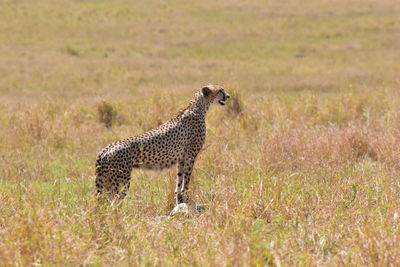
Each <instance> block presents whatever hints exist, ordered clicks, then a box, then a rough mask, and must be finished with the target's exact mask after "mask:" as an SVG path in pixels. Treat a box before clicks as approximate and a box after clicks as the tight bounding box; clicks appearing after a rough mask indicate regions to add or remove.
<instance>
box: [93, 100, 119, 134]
mask: <svg viewBox="0 0 400 267" xmlns="http://www.w3.org/2000/svg"><path fill="white" fill-rule="evenodd" d="M97 111H98V114H99V122H100V123H103V124H104V125H105V126H106V127H107V128H110V127H111V126H113V124H114V123H115V119H116V117H117V111H116V110H115V108H114V107H113V106H112V105H110V104H109V103H107V102H105V101H103V102H102V103H101V104H99V105H98V106H97Z"/></svg>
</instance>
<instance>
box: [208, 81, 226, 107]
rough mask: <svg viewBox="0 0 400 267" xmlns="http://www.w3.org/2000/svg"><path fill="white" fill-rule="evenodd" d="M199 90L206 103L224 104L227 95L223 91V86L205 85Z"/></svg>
mask: <svg viewBox="0 0 400 267" xmlns="http://www.w3.org/2000/svg"><path fill="white" fill-rule="evenodd" d="M201 92H202V94H203V96H204V98H205V99H206V100H207V102H208V103H212V104H219V105H221V106H224V105H225V102H226V101H227V100H228V98H229V95H228V94H227V93H225V91H224V88H223V87H222V86H219V85H212V84H210V85H207V86H204V87H203V88H201Z"/></svg>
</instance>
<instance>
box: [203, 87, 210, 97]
mask: <svg viewBox="0 0 400 267" xmlns="http://www.w3.org/2000/svg"><path fill="white" fill-rule="evenodd" d="M201 92H202V93H203V95H204V96H209V95H211V89H210V88H209V87H208V86H204V87H203V88H201Z"/></svg>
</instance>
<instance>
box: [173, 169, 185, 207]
mask: <svg viewBox="0 0 400 267" xmlns="http://www.w3.org/2000/svg"><path fill="white" fill-rule="evenodd" d="M184 166H185V163H184V161H179V162H178V172H177V174H176V187H175V197H176V204H177V205H178V204H179V203H183V199H182V183H183V171H184V170H185V168H184Z"/></svg>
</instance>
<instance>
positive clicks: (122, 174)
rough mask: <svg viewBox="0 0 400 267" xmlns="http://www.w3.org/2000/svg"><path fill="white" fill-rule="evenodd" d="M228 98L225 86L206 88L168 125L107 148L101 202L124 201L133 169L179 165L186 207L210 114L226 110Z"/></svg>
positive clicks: (102, 156) (100, 168)
mask: <svg viewBox="0 0 400 267" xmlns="http://www.w3.org/2000/svg"><path fill="white" fill-rule="evenodd" d="M228 98H229V95H228V94H227V93H225V91H224V88H222V87H221V86H218V85H207V86H204V87H202V88H201V90H199V91H198V92H197V93H196V94H195V95H194V97H193V99H192V100H191V101H190V103H189V105H188V106H187V107H186V108H184V109H183V110H181V111H180V112H179V113H178V114H177V115H176V116H174V117H173V118H172V119H170V120H168V121H167V122H165V123H164V124H162V125H160V126H159V127H157V128H155V129H153V130H150V131H149V132H146V133H144V134H141V135H139V136H135V137H130V138H127V139H123V140H119V141H116V142H114V143H112V144H109V145H108V146H106V147H105V148H103V149H102V150H101V151H100V153H99V155H98V158H97V161H96V188H97V198H98V199H99V200H104V199H108V200H110V201H111V202H114V201H122V200H123V199H124V198H125V196H126V195H127V193H128V191H129V186H130V179H131V172H132V170H133V169H138V168H140V169H164V168H169V167H171V166H173V165H175V164H177V176H176V188H175V199H176V204H177V205H179V204H182V203H185V204H186V203H187V202H188V197H187V191H188V188H189V182H190V179H191V175H192V170H193V166H194V163H195V160H196V157H197V155H198V153H199V152H200V150H201V149H202V147H203V144H204V141H205V138H206V121H205V119H206V114H207V111H208V109H209V107H210V106H211V105H212V104H217V105H221V106H224V105H225V102H226V101H227V100H228Z"/></svg>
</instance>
